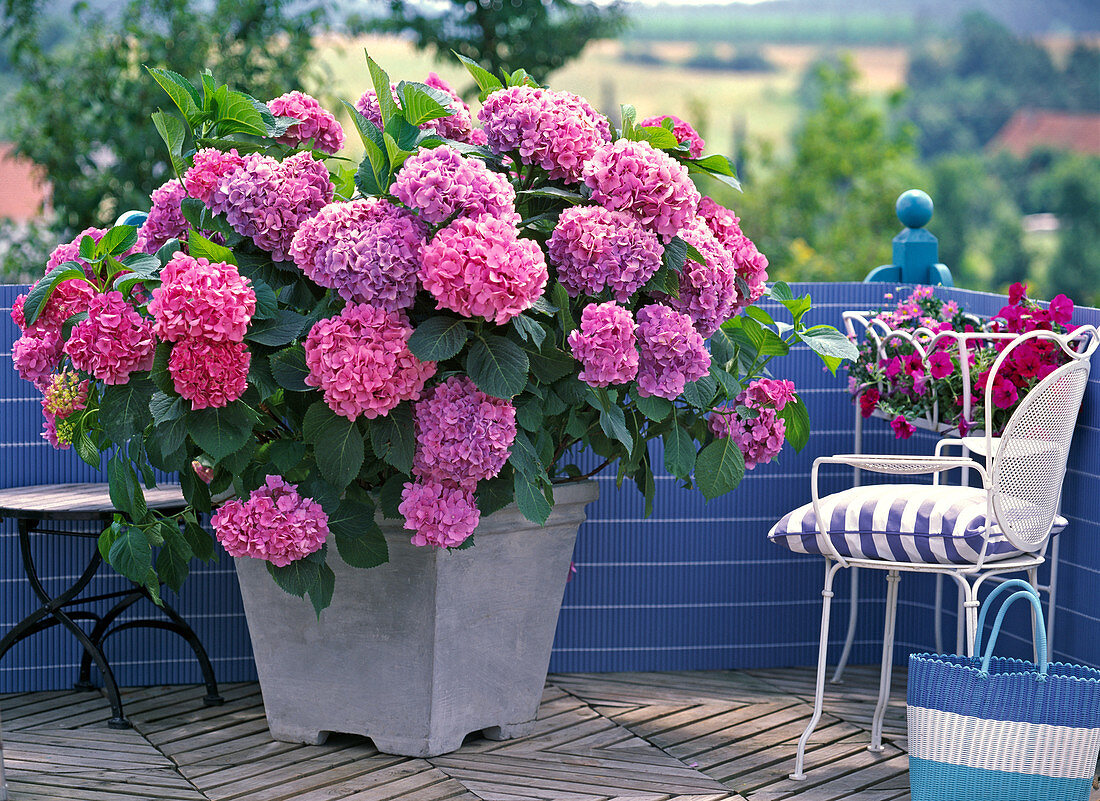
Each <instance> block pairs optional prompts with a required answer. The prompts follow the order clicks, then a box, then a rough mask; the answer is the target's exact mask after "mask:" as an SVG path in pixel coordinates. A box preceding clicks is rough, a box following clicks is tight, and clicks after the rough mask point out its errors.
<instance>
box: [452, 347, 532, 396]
mask: <svg viewBox="0 0 1100 801" xmlns="http://www.w3.org/2000/svg"><path fill="white" fill-rule="evenodd" d="M529 369H530V362H529V361H528V359H527V354H526V353H525V352H524V351H523V349H522V348H521V347H520V346H519V345H517V344H515V343H514V342H512V341H511V340H508V339H505V338H504V337H498V336H489V337H486V338H485V339H479V340H477V341H475V342H474V344H473V345H471V346H470V349H469V351H468V352H467V354H466V373H467V374H468V375H469V376H470V379H471V380H472V381H473V382H474V384H476V385H477V388H478V389H480V390H481V391H482V392H484V393H486V394H487V395H492V396H493V397H494V398H502V399H504V400H511V399H512V398H513V397H515V396H516V395H518V394H519V393H520V392H522V391H523V388H524V387H525V386H527V371H528V370H529Z"/></svg>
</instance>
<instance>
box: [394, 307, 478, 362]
mask: <svg viewBox="0 0 1100 801" xmlns="http://www.w3.org/2000/svg"><path fill="white" fill-rule="evenodd" d="M468 337H469V331H468V330H467V329H466V323H465V322H463V321H462V320H459V319H458V318H456V317H444V316H438V317H429V318H428V319H427V320H425V321H424V322H422V323H421V324H420V325H418V326H417V327H416V330H415V331H413V332H412V336H410V337H409V350H411V351H412V354H413V356H415V357H416V358H418V359H420V361H422V362H441V361H444V360H445V359H449V358H451V357H452V356H454V355H456V354H457V353H458V352H459V351H460V350H462V346H463V345H465V344H466V339H467V338H468Z"/></svg>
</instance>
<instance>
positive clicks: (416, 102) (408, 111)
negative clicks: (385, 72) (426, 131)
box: [397, 81, 454, 125]
mask: <svg viewBox="0 0 1100 801" xmlns="http://www.w3.org/2000/svg"><path fill="white" fill-rule="evenodd" d="M397 96H398V97H400V98H401V108H402V110H403V111H404V112H405V119H406V120H407V121H408V122H409V124H410V125H423V124H424V123H426V122H428V121H429V120H438V119H440V118H442V117H450V116H451V115H452V114H453V113H454V111H453V110H452V108H451V103H453V102H454V99H453V98H452V97H451V96H450V95H449V94H447V93H446V92H443V91H440V90H439V89H436V88H435V87H432V86H428V85H427V84H423V83H416V82H412V81H401V82H400V83H399V84H397Z"/></svg>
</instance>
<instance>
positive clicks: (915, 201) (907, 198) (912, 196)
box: [895, 189, 932, 228]
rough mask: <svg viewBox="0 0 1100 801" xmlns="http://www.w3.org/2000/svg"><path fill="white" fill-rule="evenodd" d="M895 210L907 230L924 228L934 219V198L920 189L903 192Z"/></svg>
mask: <svg viewBox="0 0 1100 801" xmlns="http://www.w3.org/2000/svg"><path fill="white" fill-rule="evenodd" d="M895 208H896V209H897V212H898V219H899V220H901V223H902V225H904V226H905V227H906V228H923V227H924V226H926V225H927V224H928V221H929V220H931V219H932V198H930V197H928V195H927V193H925V192H922V191H921V190H919V189H910V190H908V191H907V192H902V193H901V195H899V196H898V202H897V206H896V207H895Z"/></svg>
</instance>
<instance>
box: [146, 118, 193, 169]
mask: <svg viewBox="0 0 1100 801" xmlns="http://www.w3.org/2000/svg"><path fill="white" fill-rule="evenodd" d="M153 126H154V127H155V128H156V129H157V133H159V134H160V138H161V139H163V140H164V144H165V146H166V147H167V148H168V155H169V157H170V159H171V161H172V172H174V173H175V174H176V175H177V176H182V175H183V174H184V173H185V172H187V162H186V161H184V158H183V146H184V142H185V141H186V139H187V131H186V129H185V128H184V127H183V121H182V120H180V118H179V117H177V116H176V115H175V114H167V113H165V112H163V111H154V112H153Z"/></svg>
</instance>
